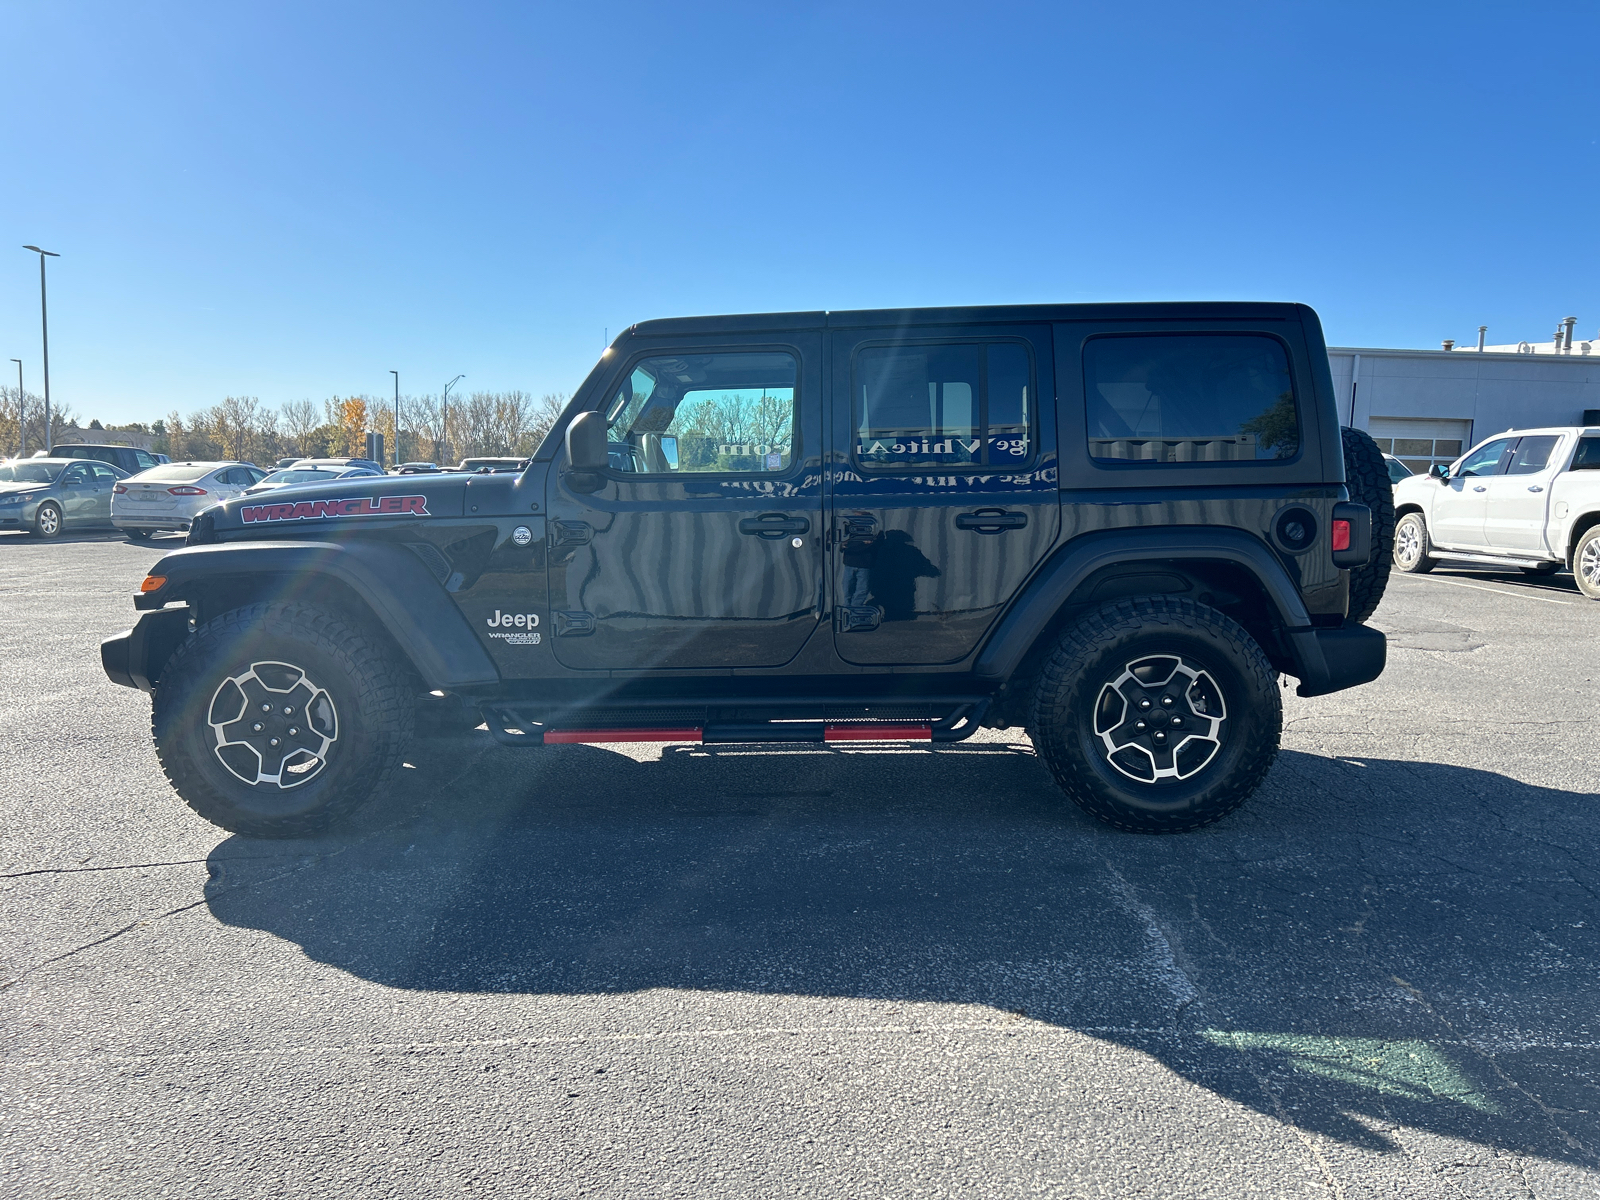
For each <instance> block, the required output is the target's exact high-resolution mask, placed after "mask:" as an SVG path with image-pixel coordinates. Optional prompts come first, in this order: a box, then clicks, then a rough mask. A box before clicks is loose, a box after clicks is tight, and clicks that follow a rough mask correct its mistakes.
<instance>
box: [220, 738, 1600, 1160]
mask: <svg viewBox="0 0 1600 1200" xmlns="http://www.w3.org/2000/svg"><path fill="white" fill-rule="evenodd" d="M431 750H432V751H434V753H432V754H422V753H419V756H418V757H419V762H418V766H417V767H416V769H415V771H414V772H408V776H410V778H408V780H407V782H406V785H405V786H404V787H403V788H401V789H400V790H399V792H398V793H397V794H396V795H395V796H394V797H393V798H392V803H391V805H390V806H389V808H388V809H386V810H385V811H384V812H382V813H379V814H378V815H376V816H375V817H374V818H373V820H372V822H371V823H370V824H369V826H368V828H367V829H366V830H365V831H356V832H354V833H352V834H349V835H346V836H345V837H343V838H337V839H334V838H330V839H324V840H321V841H316V842H297V843H290V844H286V845H284V846H283V847H282V849H283V850H284V851H285V852H286V854H287V855H288V856H289V857H290V859H292V860H293V861H297V862H299V863H300V864H302V865H301V867H300V869H297V870H293V871H290V872H287V873H285V872H284V870H283V864H284V861H285V859H284V857H274V858H270V859H261V858H252V857H249V856H258V855H260V854H261V853H262V849H263V845H264V844H263V843H261V842H250V841H245V840H243V839H239V838H230V839H228V840H227V841H225V842H223V843H222V844H221V845H219V846H218V847H217V848H216V850H215V851H214V853H213V854H212V856H211V860H210V864H211V869H212V875H213V879H212V882H211V885H210V888H209V892H208V901H209V905H210V908H211V911H212V913H213V914H214V915H215V916H216V917H217V918H218V919H219V920H221V921H222V922H224V923H226V924H228V925H233V926H239V927H245V928H249V929H257V930H264V931H267V932H269V933H271V934H273V935H276V936H277V937H280V938H285V939H288V940H290V941H292V942H294V943H296V944H298V945H299V946H300V947H302V948H303V949H304V951H305V953H306V954H307V955H309V956H310V957H311V958H313V959H315V960H318V961H321V962H324V963H328V964H331V965H333V966H336V967H338V968H340V969H342V970H344V971H348V972H350V973H352V974H354V975H356V976H358V977H361V978H364V979H368V980H372V981H374V982H377V983H380V984H382V985H385V986H388V987H396V988H411V989H427V990H431V991H456V992H480V993H481V992H489V993H518V992H521V993H537V994H569V995H576V994H620V993H627V992H635V991H640V990H644V989H657V988H669V989H687V990H698V991H721V992H742V993H755V994H766V995H774V996H778V995H783V996H797V997H817V998H857V999H866V1000H874V1001H892V1002H897V1003H903V1004H907V1005H925V1006H926V1007H921V1008H917V1009H916V1010H914V1013H913V1015H912V1016H910V1017H906V1018H903V1019H904V1020H906V1022H907V1023H909V1024H913V1025H916V1024H923V1025H929V1026H937V1024H938V1023H939V1022H941V1021H948V1022H962V1021H965V1022H974V1021H976V1022H980V1023H981V1022H985V1021H991V1022H993V1023H994V1024H995V1026H996V1029H997V1033H996V1036H1005V1035H1004V1033H1002V1032H999V1029H1000V1027H1001V1026H1005V1027H1006V1028H1008V1029H1011V1030H1022V1031H1023V1032H1024V1033H1026V1031H1028V1030H1038V1029H1039V1028H1040V1027H1039V1026H1037V1025H1031V1024H1028V1023H1027V1022H1041V1023H1045V1025H1046V1026H1054V1027H1059V1028H1060V1029H1063V1030H1074V1031H1078V1032H1080V1033H1082V1034H1086V1035H1089V1036H1092V1037H1094V1038H1098V1039H1102V1040H1104V1041H1107V1042H1113V1043H1116V1044H1119V1045H1122V1046H1126V1047H1130V1048H1132V1049H1134V1050H1137V1051H1140V1052H1142V1053H1144V1054H1147V1055H1149V1056H1151V1057H1152V1058H1154V1059H1156V1060H1158V1061H1159V1062H1161V1063H1163V1064H1164V1065H1165V1066H1166V1067H1168V1068H1169V1069H1170V1070H1172V1071H1173V1072H1175V1073H1177V1074H1178V1075H1180V1076H1182V1077H1184V1078H1186V1079H1188V1080H1190V1081H1192V1082H1193V1083H1195V1084H1198V1085H1201V1086H1203V1087H1205V1088H1208V1089H1210V1090H1211V1091H1213V1092H1215V1093H1217V1094H1219V1095H1221V1096H1224V1097H1226V1098H1228V1099H1230V1100H1233V1101H1236V1102H1238V1103H1240V1104H1243V1105H1247V1106H1249V1107H1251V1108H1253V1109H1255V1110H1257V1111H1259V1112H1261V1113H1263V1114H1266V1115H1268V1116H1270V1117H1272V1118H1274V1119H1277V1120H1280V1121H1286V1122H1291V1123H1293V1124H1294V1125H1296V1126H1299V1127H1300V1128H1302V1129H1305V1130H1309V1131H1314V1132H1316V1133H1319V1134H1323V1135H1326V1136H1327V1137H1330V1138H1335V1139H1339V1140H1341V1141H1344V1142H1347V1143H1350V1144H1354V1145H1359V1146H1363V1147H1369V1148H1373V1149H1379V1150H1393V1151H1398V1149H1399V1142H1398V1140H1397V1136H1396V1130H1397V1128H1398V1127H1401V1126H1409V1127H1415V1128H1421V1129H1425V1130H1428V1131H1431V1132H1433V1133H1436V1134H1440V1135H1443V1136H1447V1137H1452V1138H1457V1139H1461V1140H1464V1141H1470V1142H1474V1143H1477V1144H1479V1145H1482V1146H1485V1147H1493V1148H1499V1149H1505V1150H1509V1151H1513V1152H1515V1153H1533V1154H1538V1155H1542V1156H1546V1157H1549V1158H1553V1159H1560V1160H1566V1161H1570V1162H1574V1163H1580V1164H1584V1165H1588V1166H1595V1165H1596V1164H1597V1160H1596V1157H1595V1148H1596V1146H1597V1145H1600V1118H1597V1113H1600V1090H1597V1086H1596V1085H1597V1080H1600V1036H1597V1031H1596V1029H1595V1028H1594V1024H1595V1019H1596V1017H1595V998H1596V979H1597V973H1600V972H1597V968H1600V942H1597V932H1600V914H1597V913H1596V905H1595V900H1596V897H1597V896H1600V871H1597V870H1596V864H1597V863H1600V845H1597V836H1596V833H1595V829H1596V824H1595V821H1594V817H1595V815H1596V810H1597V807H1600V797H1596V796H1595V795H1593V794H1590V793H1579V792H1564V791H1560V790H1555V789H1550V788H1541V787H1532V786H1528V785H1525V784H1522V783H1519V782H1517V781H1515V780H1512V779H1509V778H1506V777H1505V776H1502V775H1497V774H1495V773H1493V772H1490V771H1482V770H1473V769H1468V768H1463V767H1456V766H1448V765H1442V764H1433V763H1416V762H1403V761H1388V760H1381V759H1362V760H1356V759H1335V758H1324V757H1319V756H1315V755H1310V754H1303V753H1293V752H1286V753H1284V754H1283V755H1282V756H1281V757H1280V759H1279V762H1278V765H1277V766H1276V767H1275V768H1274V771H1273V773H1272V776H1271V778H1270V779H1269V781H1268V783H1267V785H1266V786H1265V787H1264V788H1263V789H1262V791H1261V792H1260V793H1259V794H1258V795H1257V796H1256V798H1255V799H1254V800H1252V801H1251V803H1250V804H1249V805H1247V806H1246V807H1245V808H1244V809H1243V810H1241V812H1239V813H1238V814H1236V815H1235V816H1233V817H1231V818H1229V819H1228V820H1227V821H1224V822H1222V823H1221V824H1219V825H1217V826H1213V827H1211V828H1209V829H1206V830H1203V831H1200V832H1197V833H1193V834H1188V835H1183V836H1177V837H1147V836H1138V835H1129V834H1122V833H1118V832H1116V831H1113V830H1110V829H1107V828H1105V827H1102V826H1099V825H1097V824H1096V823H1094V822H1092V821H1090V820H1089V819H1088V818H1086V817H1083V816H1081V815H1080V814H1079V813H1078V812H1077V810H1076V809H1074V808H1072V807H1071V806H1070V805H1067V804H1065V803H1064V802H1063V801H1062V800H1061V799H1060V798H1059V795H1058V793H1056V792H1055V790H1054V789H1053V787H1052V786H1051V784H1050V783H1049V780H1048V777H1047V776H1046V774H1045V772H1044V770H1043V768H1042V767H1041V766H1040V764H1039V763H1038V761H1037V760H1036V759H1035V758H1034V757H1033V755H1032V753H1031V751H1029V750H1028V749H1027V747H1026V746H1025V745H1017V746H1011V745H1006V744H1000V743H963V744H959V745H955V746H951V747H947V748H940V749H938V750H927V749H920V750H911V749H907V750H902V751H883V750H880V751H876V752H873V751H858V750H851V751H843V752H839V751H828V750H822V749H814V748H797V749H793V750H789V749H785V748H780V747H726V748H712V747H707V748H700V747H693V748H690V747H684V748H669V749H667V750H666V751H665V752H663V754H662V756H661V758H660V760H659V761H646V762H640V761H636V760H634V759H632V758H629V757H625V756H623V755H620V754H616V753H612V752H610V751H608V750H605V749H601V748H598V747H585V746H572V747H559V748H549V749H544V750H536V751H528V752H516V751H504V750H500V749H498V748H494V747H490V746H487V745H476V744H474V743H471V742H470V741H468V742H457V743H453V744H452V743H445V742H440V743H438V744H437V745H435V746H433V747H431ZM423 758H426V759H427V760H428V761H427V762H426V763H424V762H423V761H421V760H422V759H423ZM386 821H387V822H389V823H387V824H385V822H386ZM936 1005H937V1006H961V1005H965V1006H982V1007H981V1008H978V1009H976V1010H974V1009H972V1008H968V1009H966V1010H965V1011H962V1010H960V1009H945V1008H936V1007H934V1006H936ZM807 1011H812V1010H807ZM1022 1017H1025V1018H1026V1019H1027V1021H1026V1022H1025V1021H1022V1020H1020V1019H1019V1018H1022ZM1044 1032H1046V1033H1048V1032H1049V1030H1048V1029H1045V1030H1044ZM1018 1036H1021V1034H1018ZM1038 1061H1039V1062H1040V1063H1048V1062H1049V1061H1051V1060H1050V1059H1049V1058H1048V1057H1041V1058H1040V1059H1039V1060H1038ZM1109 1102H1111V1101H1110V1100H1108V1103H1109ZM1115 1102H1116V1103H1118V1104H1120V1105H1123V1106H1126V1105H1127V1104H1130V1103H1131V1104H1137V1103H1139V1100H1138V1098H1137V1097H1136V1096H1121V1097H1117V1098H1115Z"/></svg>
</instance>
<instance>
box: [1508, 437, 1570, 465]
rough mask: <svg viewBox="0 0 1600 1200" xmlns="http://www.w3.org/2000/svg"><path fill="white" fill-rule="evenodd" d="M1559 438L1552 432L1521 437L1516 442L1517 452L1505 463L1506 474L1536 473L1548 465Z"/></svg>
mask: <svg viewBox="0 0 1600 1200" xmlns="http://www.w3.org/2000/svg"><path fill="white" fill-rule="evenodd" d="M1560 440H1561V438H1560V436H1559V435H1557V434H1553V433H1541V434H1538V435H1536V436H1533V437H1525V438H1523V439H1522V440H1521V441H1520V442H1518V443H1517V452H1516V453H1515V454H1513V455H1512V456H1511V461H1510V463H1508V464H1507V465H1506V474H1507V475H1537V474H1538V473H1539V472H1540V471H1542V470H1544V469H1545V468H1546V467H1547V466H1549V465H1550V455H1551V453H1552V452H1553V451H1554V450H1555V448H1556V443H1557V442H1559V441H1560Z"/></svg>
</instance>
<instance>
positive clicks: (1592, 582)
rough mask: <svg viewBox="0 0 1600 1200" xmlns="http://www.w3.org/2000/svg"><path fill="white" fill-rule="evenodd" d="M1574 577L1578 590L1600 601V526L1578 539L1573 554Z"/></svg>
mask: <svg viewBox="0 0 1600 1200" xmlns="http://www.w3.org/2000/svg"><path fill="white" fill-rule="evenodd" d="M1572 577H1573V578H1574V579H1576V580H1577V581H1578V590H1579V591H1580V592H1582V593H1583V594H1584V595H1585V596H1587V597H1589V599H1591V600H1600V525H1596V526H1595V527H1594V528H1593V529H1591V530H1589V531H1588V532H1587V533H1585V534H1584V535H1583V536H1582V537H1581V538H1579V539H1578V545H1577V548H1576V549H1575V550H1574V551H1573V552H1572Z"/></svg>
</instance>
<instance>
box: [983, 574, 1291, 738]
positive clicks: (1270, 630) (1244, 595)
mask: <svg viewBox="0 0 1600 1200" xmlns="http://www.w3.org/2000/svg"><path fill="white" fill-rule="evenodd" d="M1153 596H1167V597H1173V598H1175V599H1187V600H1191V601H1193V602H1195V603H1197V604H1202V605H1204V606H1206V607H1207V608H1210V609H1214V610H1216V611H1217V612H1220V613H1222V614H1223V615H1225V616H1227V617H1229V618H1230V619H1231V620H1233V621H1235V622H1237V623H1238V624H1239V625H1240V626H1242V627H1243V628H1244V630H1245V631H1246V632H1247V633H1248V634H1249V635H1250V636H1251V637H1252V638H1253V639H1255V641H1256V643H1257V644H1258V645H1259V646H1260V647H1261V649H1262V651H1263V652H1264V653H1265V654H1266V656H1267V658H1268V660H1269V661H1271V663H1272V665H1273V666H1274V668H1276V669H1278V670H1281V671H1289V672H1290V673H1295V672H1294V666H1295V664H1294V660H1293V656H1292V655H1291V653H1290V650H1289V647H1288V645H1287V643H1286V641H1285V639H1284V638H1283V636H1282V632H1281V631H1282V626H1283V622H1282V618H1281V617H1280V615H1279V614H1278V612H1277V607H1276V605H1275V604H1274V602H1273V600H1272V597H1271V594H1270V593H1269V591H1268V589H1267V588H1266V586H1265V585H1264V584H1263V583H1262V582H1261V580H1260V579H1259V578H1258V577H1257V576H1256V575H1255V573H1254V572H1253V571H1251V570H1250V568H1249V567H1247V566H1246V565H1245V564H1243V563H1241V562H1238V561H1237V560H1233V559H1229V558H1222V557H1219V558H1215V559H1206V558H1198V559H1187V560H1181V561H1176V560H1172V559H1161V558H1137V557H1131V558H1128V559H1125V560H1123V561H1120V562H1115V563H1109V564H1107V565H1105V566H1102V567H1099V568H1098V569H1096V570H1094V571H1092V572H1090V573H1089V574H1088V575H1087V576H1085V577H1084V578H1083V579H1082V580H1081V581H1079V582H1078V583H1077V585H1076V586H1074V587H1073V589H1072V591H1071V592H1070V593H1069V594H1068V595H1067V596H1066V597H1065V599H1063V600H1062V601H1061V602H1060V603H1058V604H1057V605H1056V607H1055V611H1054V612H1053V614H1052V615H1051V617H1050V620H1049V621H1048V622H1047V623H1046V624H1045V626H1044V628H1043V629H1041V630H1040V631H1039V633H1038V634H1037V635H1036V636H1035V637H1034V638H1033V639H1032V641H1031V643H1030V644H1029V645H1028V648H1027V651H1026V653H1024V654H1023V655H1022V656H1021V660H1020V662H1019V663H1018V665H1017V668H1016V670H1015V671H1013V672H1012V674H1011V675H1010V677H1008V678H1007V679H1006V680H1005V681H1004V682H1003V683H1002V684H1001V685H1000V688H999V689H998V692H997V695H996V699H995V703H994V704H993V705H992V706H991V709H990V712H989V715H988V718H987V719H986V721H985V724H988V725H990V726H998V727H1006V726H1010V725H1015V724H1021V723H1022V721H1023V719H1025V717H1026V713H1027V711H1028V706H1029V705H1030V704H1031V702H1032V699H1031V698H1032V694H1033V689H1034V685H1035V683H1036V681H1037V678H1038V674H1039V671H1040V669H1041V667H1042V665H1043V663H1044V662H1045V661H1046V659H1047V658H1048V657H1049V655H1050V653H1051V652H1052V651H1053V648H1054V647H1055V645H1056V644H1057V642H1059V641H1060V639H1061V636H1062V634H1063V632H1064V631H1065V630H1067V629H1069V628H1071V627H1072V626H1073V625H1074V624H1075V623H1077V622H1078V621H1080V620H1082V619H1083V618H1084V616H1085V615H1086V614H1088V613H1091V612H1094V611H1096V610H1098V609H1100V608H1103V607H1104V606H1106V605H1108V604H1115V603H1118V602H1120V601H1123V600H1131V599H1133V598H1135V597H1146V598H1148V597H1153Z"/></svg>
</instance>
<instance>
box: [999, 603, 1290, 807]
mask: <svg viewBox="0 0 1600 1200" xmlns="http://www.w3.org/2000/svg"><path fill="white" fill-rule="evenodd" d="M1282 729H1283V701H1282V699H1281V698H1280V696H1279V695H1278V687H1277V674H1276V672H1274V671H1273V669H1272V665H1271V664H1270V663H1269V662H1268V661H1267V657H1266V655H1265V654H1263V653H1262V652H1261V647H1260V646H1258V645H1257V644H1256V642H1255V639H1253V638H1252V637H1251V636H1250V635H1249V634H1248V633H1247V632H1245V630H1244V629H1243V628H1242V627H1241V626H1240V625H1238V624H1237V623H1236V622H1234V621H1232V620H1230V619H1229V618H1228V617H1226V616H1224V615H1223V614H1222V613H1220V612H1218V611H1217V610H1216V609H1214V608H1209V607H1207V606H1206V605H1203V604H1196V603H1195V602H1194V601H1192V600H1188V599H1182V598H1175V597H1169V596H1148V597H1139V598H1136V599H1131V600H1123V601H1120V602H1119V603H1116V604H1112V605H1107V606H1106V607H1105V608H1102V609H1100V610H1099V611H1098V612H1094V613H1091V614H1090V615H1088V616H1086V617H1084V618H1083V619H1082V620H1081V621H1079V622H1078V623H1077V624H1076V625H1074V626H1072V627H1071V628H1069V629H1068V630H1067V631H1066V632H1064V633H1063V634H1062V635H1061V637H1060V639H1059V641H1058V642H1057V643H1056V647H1055V650H1054V651H1053V653H1051V655H1050V657H1049V659H1048V660H1047V661H1046V663H1045V665H1044V668H1043V670H1042V671H1041V673H1040V677H1039V686H1038V691H1037V692H1036V693H1035V696H1034V701H1033V713H1032V719H1031V720H1030V722H1029V731H1030V733H1031V734H1032V736H1033V740H1034V747H1035V749H1036V750H1038V752H1039V756H1040V757H1041V758H1042V759H1043V760H1044V762H1045V765H1046V766H1048V767H1049V768H1050V772H1051V774H1052V775H1054V776H1055V780H1056V783H1057V785H1058V786H1059V787H1060V788H1061V790H1062V791H1063V792H1065V793H1066V794H1067V796H1068V798H1069V799H1071V800H1072V801H1073V802H1074V803H1076V804H1077V805H1078V806H1079V807H1080V808H1082V809H1084V810H1085V811H1086V812H1088V813H1090V814H1091V815H1092V816H1095V817H1097V818H1099V819H1100V820H1102V821H1104V822H1106V823H1107V824H1108V825H1115V826H1116V827H1117V828H1119V829H1128V830H1133V831H1137V832H1141V833H1178V832H1182V831H1184V830H1188V829H1198V828H1199V827H1200V826H1202V825H1209V824H1210V823H1211V822H1213V821H1217V820H1220V819H1221V818H1223V817H1225V816H1226V815H1227V814H1228V813H1230V812H1232V811H1233V810H1234V809H1236V808H1238V807H1239V805H1241V804H1243V803H1244V802H1245V801H1246V800H1247V799H1249V798H1250V796H1251V794H1252V793H1254V792H1255V790H1256V789H1257V788H1258V787H1260V786H1261V781H1262V780H1263V779H1264V778H1266V774H1267V771H1268V769H1269V768H1270V767H1271V766H1272V762H1273V759H1274V758H1276V757H1277V753H1278V740H1279V737H1280V735H1281V733H1282Z"/></svg>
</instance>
